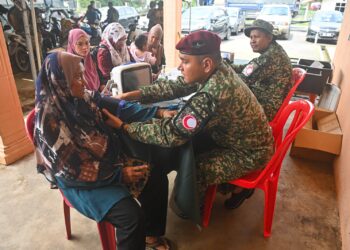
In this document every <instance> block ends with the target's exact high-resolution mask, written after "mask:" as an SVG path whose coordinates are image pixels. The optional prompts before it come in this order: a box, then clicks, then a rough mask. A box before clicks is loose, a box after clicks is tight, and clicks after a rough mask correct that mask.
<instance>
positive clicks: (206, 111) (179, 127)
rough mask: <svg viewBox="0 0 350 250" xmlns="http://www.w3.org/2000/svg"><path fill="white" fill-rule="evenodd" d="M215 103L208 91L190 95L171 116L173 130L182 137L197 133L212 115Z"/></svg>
mask: <svg viewBox="0 0 350 250" xmlns="http://www.w3.org/2000/svg"><path fill="white" fill-rule="evenodd" d="M214 110H215V104H214V102H213V100H212V98H211V96H210V95H209V94H208V93H204V92H200V93H197V94H195V95H194V96H192V97H191V98H190V99H189V100H188V101H187V102H186V105H185V106H184V107H183V108H182V109H181V110H180V111H179V113H178V114H177V115H176V116H175V117H174V118H173V126H174V127H175V130H176V131H177V132H178V133H179V134H180V135H182V136H184V137H191V136H192V135H194V134H196V133H198V132H199V131H200V130H201V129H202V128H203V127H204V126H205V125H206V124H207V122H208V120H209V119H210V118H211V117H212V116H213V113H214Z"/></svg>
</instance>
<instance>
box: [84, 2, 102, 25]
mask: <svg viewBox="0 0 350 250" xmlns="http://www.w3.org/2000/svg"><path fill="white" fill-rule="evenodd" d="M85 18H86V19H87V20H88V24H89V25H94V24H96V22H99V21H100V20H101V12H100V11H99V10H98V9H95V8H94V7H93V5H91V4H90V5H89V6H88V8H87V11H86V13H85V15H84V17H83V19H82V20H84V19H85Z"/></svg>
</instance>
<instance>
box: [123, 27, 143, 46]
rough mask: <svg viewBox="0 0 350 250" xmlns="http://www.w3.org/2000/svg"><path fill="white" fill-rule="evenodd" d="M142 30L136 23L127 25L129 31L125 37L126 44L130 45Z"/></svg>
mask: <svg viewBox="0 0 350 250" xmlns="http://www.w3.org/2000/svg"><path fill="white" fill-rule="evenodd" d="M143 33H144V32H143V31H142V30H141V29H139V28H137V23H132V24H130V25H129V33H128V37H127V39H126V45H128V46H130V45H131V43H133V42H134V41H135V39H136V37H138V36H139V35H141V34H143Z"/></svg>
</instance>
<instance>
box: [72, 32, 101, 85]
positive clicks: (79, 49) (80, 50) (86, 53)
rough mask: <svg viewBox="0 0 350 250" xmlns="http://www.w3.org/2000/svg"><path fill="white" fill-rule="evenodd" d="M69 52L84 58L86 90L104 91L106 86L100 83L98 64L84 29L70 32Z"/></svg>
mask: <svg viewBox="0 0 350 250" xmlns="http://www.w3.org/2000/svg"><path fill="white" fill-rule="evenodd" d="M67 52H69V53H72V54H74V55H78V56H81V57H82V58H83V63H84V68H85V71H84V78H85V80H86V88H87V89H88V90H92V91H97V90H99V91H102V90H103V88H104V86H105V85H104V84H102V85H101V83H100V78H99V75H98V72H97V70H96V64H95V62H94V61H93V59H92V57H91V54H90V38H89V36H88V34H86V32H85V31H83V30H82V29H72V30H71V31H69V35H68V46H67Z"/></svg>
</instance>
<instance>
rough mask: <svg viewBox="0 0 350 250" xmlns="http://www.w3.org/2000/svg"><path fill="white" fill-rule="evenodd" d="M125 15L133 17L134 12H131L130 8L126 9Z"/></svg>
mask: <svg viewBox="0 0 350 250" xmlns="http://www.w3.org/2000/svg"><path fill="white" fill-rule="evenodd" d="M126 14H127V15H129V16H133V15H134V12H133V11H132V9H131V8H127V9H126Z"/></svg>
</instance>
